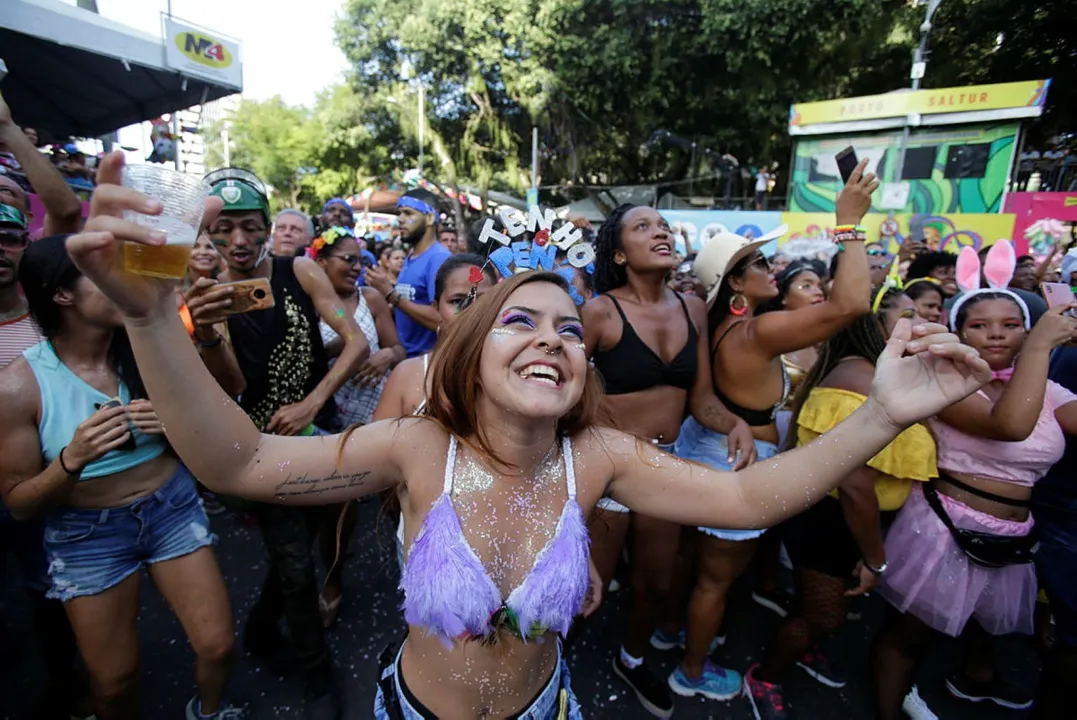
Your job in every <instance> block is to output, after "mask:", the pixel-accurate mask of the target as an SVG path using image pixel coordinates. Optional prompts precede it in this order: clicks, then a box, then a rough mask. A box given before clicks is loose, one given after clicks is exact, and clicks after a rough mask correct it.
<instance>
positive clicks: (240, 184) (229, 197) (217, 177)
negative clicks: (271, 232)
mask: <svg viewBox="0 0 1077 720" xmlns="http://www.w3.org/2000/svg"><path fill="white" fill-rule="evenodd" d="M205 181H206V182H207V183H209V185H210V188H211V189H210V192H209V194H210V196H211V197H219V198H220V199H221V200H222V201H223V202H224V207H223V208H222V209H221V212H239V211H244V210H257V211H259V212H260V213H262V217H264V218H265V221H266V225H269V200H268V198H267V197H266V191H265V186H263V185H262V182H261V181H260V180H259V179H258V177H257V176H256V175H255V174H254V173H251V172H248V171H246V170H241V169H239V168H225V169H223V170H215V171H213V172H211V173H209V174H208V175H206V177H205Z"/></svg>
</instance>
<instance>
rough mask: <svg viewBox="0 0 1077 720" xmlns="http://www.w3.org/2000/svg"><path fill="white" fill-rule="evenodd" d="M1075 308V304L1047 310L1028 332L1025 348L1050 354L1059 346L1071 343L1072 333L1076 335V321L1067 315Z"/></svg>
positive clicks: (1057, 306)
mask: <svg viewBox="0 0 1077 720" xmlns="http://www.w3.org/2000/svg"><path fill="white" fill-rule="evenodd" d="M1075 308H1077V303H1071V304H1069V305H1056V306H1054V307H1053V308H1049V309H1048V310H1047V312H1045V313H1044V314H1043V315H1041V316H1040V319H1039V320H1038V321H1036V325H1035V327H1033V328H1032V331H1031V332H1029V334H1028V338H1027V339H1026V340H1025V347H1026V348H1027V349H1029V350H1032V349H1034V348H1035V349H1040V350H1046V351H1047V352H1050V351H1051V350H1054V349H1055V348H1056V347H1058V346H1059V345H1065V344H1066V343H1068V342H1071V341H1072V340H1073V336H1074V333H1077V320H1075V319H1074V318H1072V317H1070V315H1068V314H1067V313H1069V312H1072V311H1073V310H1074V309H1075Z"/></svg>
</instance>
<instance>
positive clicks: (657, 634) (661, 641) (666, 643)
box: [651, 629, 725, 655]
mask: <svg viewBox="0 0 1077 720" xmlns="http://www.w3.org/2000/svg"><path fill="white" fill-rule="evenodd" d="M686 641H687V638H686V636H685V634H684V630H681V631H680V632H678V633H677V634H676V635H669V634H668V633H666V632H665V631H663V630H662V629H658V630H655V631H654V633H653V634H652V635H651V647H653V648H654V649H655V650H672V649H673V648H680V649H681V650H684V644H685V642H686ZM722 645H725V635H719V636H718V637H716V638H714V639H713V640H711V645H710V647H709V648H707V654H708V655H709V654H711V653H713V652H714V651H715V650H717V649H718V648H720V647H721V646H722Z"/></svg>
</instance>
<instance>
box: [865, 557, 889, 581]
mask: <svg viewBox="0 0 1077 720" xmlns="http://www.w3.org/2000/svg"><path fill="white" fill-rule="evenodd" d="M863 562H864V567H866V568H867V569H868V570H869V571H870V572H871V574H872V575H875V576H876V577H878V576H881V575H882V574H883V573H884V572H886V568H887V566H888V565H889V563H887V562H885V561H884V562H883V564H882V565H880V566H879V567H877V568H875V567H872V566H871V563H869V562H868V561H867V560H864V561H863Z"/></svg>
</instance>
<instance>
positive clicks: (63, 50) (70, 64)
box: [0, 0, 243, 137]
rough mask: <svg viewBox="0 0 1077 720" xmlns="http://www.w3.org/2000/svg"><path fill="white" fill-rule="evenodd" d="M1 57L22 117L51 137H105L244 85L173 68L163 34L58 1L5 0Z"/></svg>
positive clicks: (0, 1)
mask: <svg viewBox="0 0 1077 720" xmlns="http://www.w3.org/2000/svg"><path fill="white" fill-rule="evenodd" d="M225 42H229V41H225ZM230 46H231V47H235V48H236V49H238V46H237V45H234V44H232V45H230ZM0 58H2V59H3V60H4V62H5V63H6V64H7V68H8V75H7V77H6V78H5V79H4V80H3V83H2V84H0V90H2V91H3V94H4V97H5V99H6V100H7V102H8V104H9V105H10V107H11V109H12V113H13V115H14V117H15V121H16V122H17V123H19V124H20V125H23V126H30V127H35V128H39V129H40V130H41V131H42V132H43V134H46V135H49V136H53V135H55V136H65V135H74V136H82V137H94V136H98V135H103V134H105V133H108V132H111V131H113V130H116V129H117V128H120V127H123V126H126V125H132V124H135V123H138V122H142V121H143V120H149V119H152V118H155V117H158V116H160V115H161V114H162V113H167V112H172V111H175V110H178V109H182V108H187V107H191V106H192V105H198V104H204V103H206V102H209V101H211V100H216V99H218V98H222V97H225V96H227V95H231V94H233V93H237V92H240V91H241V90H242V89H243V88H242V81H241V80H240V81H239V82H234V81H226V80H222V79H219V78H218V79H209V78H207V76H206V73H205V72H197V71H195V72H191V71H190V70H188V69H175V67H170V66H169V61H168V59H167V58H166V41H165V40H164V39H162V38H161V37H155V36H153V35H148V34H146V33H143V32H139V31H138V30H135V29H133V28H130V27H127V26H126V25H123V24H122V23H118V22H116V21H114V20H109V19H107V18H103V17H101V16H100V15H97V14H95V13H92V12H89V11H87V10H82V9H80V8H78V7H74V6H72V5H67V4H65V3H62V2H58V0H0ZM234 62H235V63H237V64H238V63H239V58H238V57H236V58H235V59H234ZM192 67H193V66H192ZM235 75H236V76H237V77H240V75H239V74H238V73H236V74H235Z"/></svg>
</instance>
